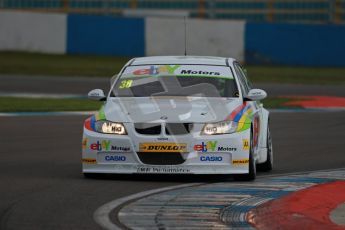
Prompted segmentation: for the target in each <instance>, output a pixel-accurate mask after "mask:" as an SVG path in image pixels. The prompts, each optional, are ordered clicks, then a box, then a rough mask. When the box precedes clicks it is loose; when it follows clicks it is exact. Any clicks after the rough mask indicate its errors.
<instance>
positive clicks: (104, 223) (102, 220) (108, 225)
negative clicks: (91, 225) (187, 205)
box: [93, 183, 203, 230]
mask: <svg viewBox="0 0 345 230" xmlns="http://www.w3.org/2000/svg"><path fill="white" fill-rule="evenodd" d="M201 184H203V183H188V184H183V185H175V186H169V187H164V188H158V189H153V190H148V191H144V192H139V193H136V194H133V195H130V196H126V197H123V198H120V199H116V200H113V201H110V202H109V203H106V204H104V205H102V206H101V207H99V208H98V209H97V210H96V211H95V213H94V214H93V219H94V220H95V221H96V223H98V224H99V225H100V226H101V227H103V228H104V229H109V230H110V229H112V230H120V229H122V228H121V227H119V226H117V225H116V224H114V223H113V222H111V220H110V216H109V214H110V212H111V211H112V210H114V209H115V208H117V207H119V206H121V205H122V204H124V203H126V202H128V201H130V200H135V199H139V198H142V197H145V196H149V195H152V194H155V193H161V192H166V191H169V190H174V189H180V188H186V187H191V186H197V185H201Z"/></svg>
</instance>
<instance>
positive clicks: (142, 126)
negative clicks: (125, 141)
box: [134, 123, 162, 135]
mask: <svg viewBox="0 0 345 230" xmlns="http://www.w3.org/2000/svg"><path fill="white" fill-rule="evenodd" d="M134 127H135V131H136V132H137V133H140V134H145V135H159V134H160V133H161V131H162V128H161V124H151V123H135V124H134Z"/></svg>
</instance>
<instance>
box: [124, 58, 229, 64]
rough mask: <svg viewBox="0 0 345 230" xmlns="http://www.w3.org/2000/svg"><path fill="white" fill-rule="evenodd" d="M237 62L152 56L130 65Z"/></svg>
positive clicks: (224, 59)
mask: <svg viewBox="0 0 345 230" xmlns="http://www.w3.org/2000/svg"><path fill="white" fill-rule="evenodd" d="M233 61H235V59H233V58H225V57H212V56H152V57H140V58H134V59H132V60H131V61H130V62H129V65H131V66H133V65H174V64H178V65H217V66H228V65H231V64H232V62H233Z"/></svg>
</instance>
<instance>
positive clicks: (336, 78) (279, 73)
mask: <svg viewBox="0 0 345 230" xmlns="http://www.w3.org/2000/svg"><path fill="white" fill-rule="evenodd" d="M246 68H247V70H248V76H249V79H250V80H251V81H252V82H272V83H297V84H320V85H323V84H334V85H338V84H341V85H344V84H345V68H321V67H314V68H307V67H279V66H248V67H246Z"/></svg>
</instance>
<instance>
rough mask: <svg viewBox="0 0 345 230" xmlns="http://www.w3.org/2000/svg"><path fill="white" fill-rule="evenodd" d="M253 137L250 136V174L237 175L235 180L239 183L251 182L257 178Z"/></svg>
mask: <svg viewBox="0 0 345 230" xmlns="http://www.w3.org/2000/svg"><path fill="white" fill-rule="evenodd" d="M252 137H253V135H252V134H251V135H250V149H249V166H248V167H249V172H248V173H246V174H237V175H235V176H234V179H235V180H239V181H251V180H255V178H256V163H255V159H254V153H253V150H254V146H253V138H252Z"/></svg>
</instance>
